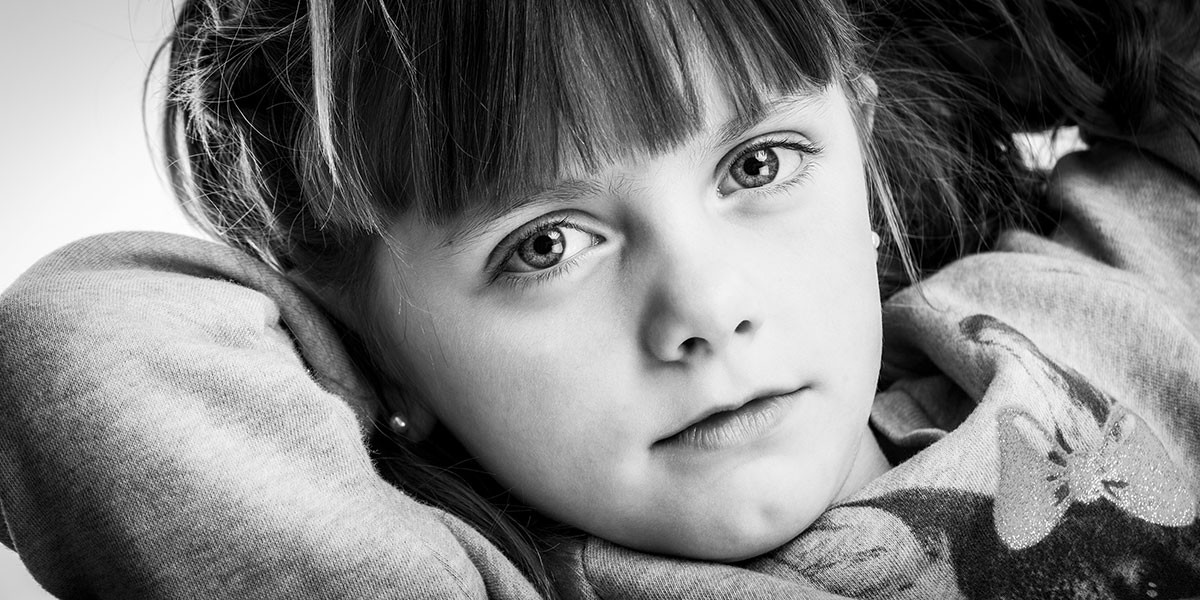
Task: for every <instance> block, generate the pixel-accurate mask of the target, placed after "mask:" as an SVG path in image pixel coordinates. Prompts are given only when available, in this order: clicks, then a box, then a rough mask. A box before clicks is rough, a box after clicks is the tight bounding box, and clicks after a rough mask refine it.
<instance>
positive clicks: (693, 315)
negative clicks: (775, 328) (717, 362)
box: [642, 244, 764, 363]
mask: <svg viewBox="0 0 1200 600" xmlns="http://www.w3.org/2000/svg"><path fill="white" fill-rule="evenodd" d="M728 250H729V249H728V248H725V247H717V246H716V245H713V244H710V245H707V247H706V248H704V249H703V250H699V249H697V250H696V251H692V252H685V251H680V252H673V253H670V254H664V256H663V258H662V259H661V262H660V265H659V268H658V270H657V271H656V273H655V277H654V278H653V281H652V283H651V284H650V292H649V294H648V301H647V303H646V310H645V312H644V315H643V324H642V336H643V342H644V346H645V348H646V351H647V352H648V354H649V355H650V356H652V357H653V358H655V359H656V360H658V361H661V362H664V363H688V362H693V361H696V360H700V359H701V358H703V357H707V356H711V355H713V354H716V353H719V352H725V351H727V350H728V348H729V347H730V346H731V345H732V344H734V343H735V341H737V340H739V339H741V340H747V341H748V340H749V339H751V338H752V337H753V336H754V334H755V333H756V332H757V331H758V330H759V329H761V328H762V326H763V322H764V318H763V315H762V312H761V310H760V302H759V298H760V296H759V292H760V290H758V289H756V288H755V286H753V285H751V281H750V278H749V277H748V276H747V268H746V267H747V266H746V265H739V264H737V262H738V261H737V260H736V257H734V256H732V255H731V253H729V252H728Z"/></svg>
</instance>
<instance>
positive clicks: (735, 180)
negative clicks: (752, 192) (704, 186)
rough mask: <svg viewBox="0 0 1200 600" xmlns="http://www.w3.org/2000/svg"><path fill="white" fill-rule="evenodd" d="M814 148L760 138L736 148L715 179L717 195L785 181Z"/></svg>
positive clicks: (785, 141)
mask: <svg viewBox="0 0 1200 600" xmlns="http://www.w3.org/2000/svg"><path fill="white" fill-rule="evenodd" d="M817 152H818V149H817V148H815V147H813V146H811V145H809V144H807V143H804V142H801V141H799V140H792V139H774V138H768V139H761V140H756V141H753V142H751V143H750V144H748V145H747V146H745V147H743V148H741V149H738V150H736V151H735V152H734V153H733V159H732V160H730V161H728V163H726V166H725V168H724V172H723V173H722V174H721V178H720V180H719V181H718V183H717V190H718V191H719V192H720V193H721V195H723V196H725V195H729V194H732V193H734V192H737V191H738V190H743V189H754V188H761V187H766V186H769V185H771V184H774V183H777V182H782V181H788V180H790V179H792V178H793V177H794V176H795V175H796V174H797V173H799V172H800V171H801V170H802V169H803V168H804V166H805V165H806V164H807V163H808V161H809V158H810V156H811V155H813V154H816V153H817Z"/></svg>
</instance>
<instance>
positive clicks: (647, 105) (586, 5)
mask: <svg viewBox="0 0 1200 600" xmlns="http://www.w3.org/2000/svg"><path fill="white" fill-rule="evenodd" d="M420 8H422V9H425V10H417V7H415V6H408V7H407V10H406V11H403V12H401V11H398V10H397V9H391V10H384V8H383V7H382V6H381V8H380V10H381V11H384V12H383V14H382V15H376V17H381V18H377V19H375V20H374V22H375V23H378V24H379V25H376V29H377V30H376V32H375V37H376V40H374V41H375V42H382V43H381V44H370V43H368V44H360V45H359V47H360V48H364V49H367V48H371V47H372V46H374V47H375V48H383V50H382V51H381V53H380V54H379V55H377V56H375V57H368V58H366V59H364V60H362V61H360V62H358V64H357V65H355V67H356V68H353V69H351V72H352V76H351V77H352V80H351V82H350V83H351V85H350V86H349V87H350V88H351V90H354V91H356V92H357V94H356V93H354V92H352V93H351V98H349V99H347V102H346V103H347V105H349V106H350V107H353V106H354V104H355V103H354V102H353V101H352V100H353V97H354V96H356V95H357V97H359V98H363V99H364V103H365V102H366V100H365V99H368V98H373V99H376V100H375V101H373V102H372V104H373V106H364V107H363V108H364V110H363V111H362V112H361V113H360V114H359V116H360V117H361V118H360V119H353V120H352V121H351V123H352V127H354V125H355V124H354V121H358V127H355V129H358V132H357V135H354V136H351V137H352V138H357V139H358V141H359V142H366V144H365V145H363V144H360V147H364V146H365V148H366V152H369V153H370V154H367V155H365V156H361V157H360V158H364V159H366V160H365V162H366V163H369V164H370V165H371V166H370V167H368V168H367V169H364V170H366V171H374V173H373V176H371V177H369V179H371V180H373V183H375V184H377V185H375V186H369V187H376V190H374V193H379V194H383V196H382V197H384V198H388V199H389V203H390V204H391V206H390V207H389V208H390V209H391V210H390V211H388V212H392V213H393V214H395V213H400V212H404V211H409V210H416V211H417V212H418V213H419V214H420V215H421V216H422V217H423V218H425V219H427V220H429V221H432V222H435V223H445V222H447V221H449V220H452V219H456V218H461V217H464V216H466V217H473V218H487V217H488V216H492V215H495V214H498V213H501V212H503V211H505V210H507V209H509V208H511V206H512V205H513V204H515V203H516V202H518V201H519V200H520V199H521V197H522V196H523V195H524V194H526V193H528V191H529V190H532V189H534V188H536V187H540V186H543V185H546V184H548V183H550V182H551V181H553V180H555V179H556V178H558V177H559V176H560V175H561V173H562V171H563V169H564V168H566V167H582V168H583V169H585V170H587V171H591V170H593V169H596V168H598V167H600V166H603V165H605V164H608V163H610V162H612V161H614V160H616V159H619V158H622V157H627V156H630V155H632V154H637V153H643V152H646V153H656V152H659V151H663V150H666V149H669V148H671V147H673V146H675V145H677V144H679V143H680V142H682V141H684V140H685V139H687V138H688V137H690V136H691V135H693V134H694V133H696V132H697V130H698V129H699V128H700V127H701V126H702V125H703V118H704V109H705V103H706V98H705V96H706V95H711V94H713V93H719V94H723V96H724V98H725V99H726V100H727V101H728V102H729V105H730V106H731V107H732V109H733V110H734V111H735V112H736V113H737V116H739V117H747V116H749V117H753V116H757V114H758V113H760V112H761V111H762V109H763V106H764V105H765V103H766V101H767V100H769V98H770V97H772V96H774V95H778V94H781V93H787V92H793V91H799V90H801V89H805V88H809V87H814V86H824V85H826V84H828V83H830V82H831V81H833V80H834V79H835V78H836V77H838V76H840V75H842V74H844V72H845V71H846V69H847V68H849V66H850V64H851V57H852V55H853V41H852V40H853V36H852V33H851V31H852V29H851V27H850V26H849V24H848V22H847V21H846V18H845V15H844V8H843V7H842V6H841V5H840V3H839V2H837V0H828V1H805V2H797V1H795V0H790V1H785V0H775V1H773V0H757V1H740V0H739V1H733V2H728V3H722V2H712V1H711V0H672V1H669V2H661V3H660V2H632V1H631V2H611V1H608V0H569V1H554V0H542V1H536V0H534V1H520V0H509V1H497V0H491V1H488V2H476V1H448V2H432V3H428V4H423V5H421V7H420ZM360 23H361V21H360ZM357 33H358V34H359V35H360V36H361V35H362V34H363V33H364V32H363V31H361V30H360V31H359V32H357ZM355 37H359V36H355ZM365 37H372V36H371V35H370V34H367V35H366V36H365ZM364 51H365V52H369V50H364ZM356 55H357V54H356ZM355 82H357V83H358V84H359V85H355ZM356 88H358V89H357V90H356ZM362 166H367V165H365V164H364V165H362Z"/></svg>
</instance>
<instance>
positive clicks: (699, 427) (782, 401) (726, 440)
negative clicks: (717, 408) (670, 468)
mask: <svg viewBox="0 0 1200 600" xmlns="http://www.w3.org/2000/svg"><path fill="white" fill-rule="evenodd" d="M802 391H804V388H801V389H799V390H796V391H794V392H791V393H788V394H784V395H782V396H771V397H769V398H759V399H757V400H752V401H750V402H747V403H746V404H743V405H742V406H741V407H740V408H738V409H736V410H731V411H726V412H721V413H717V414H715V415H712V416H710V417H708V418H707V419H704V420H703V421H700V422H699V423H696V424H695V425H692V426H691V427H688V428H687V429H684V430H683V431H681V432H679V433H677V434H675V435H673V436H671V437H669V438H666V439H663V440H659V441H658V442H656V443H655V445H656V446H664V447H671V446H675V447H687V448H694V449H697V450H723V449H726V448H734V447H737V446H741V445H743V444H748V443H750V442H752V441H754V440H757V439H760V438H762V437H763V436H765V435H767V434H768V433H770V432H771V431H772V430H774V429H775V427H776V425H778V424H779V422H780V421H782V420H783V417H784V415H785V414H787V409H788V408H789V406H790V405H791V402H792V400H794V399H795V398H796V396H799V395H800V392H802Z"/></svg>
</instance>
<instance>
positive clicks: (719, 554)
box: [632, 501, 822, 562]
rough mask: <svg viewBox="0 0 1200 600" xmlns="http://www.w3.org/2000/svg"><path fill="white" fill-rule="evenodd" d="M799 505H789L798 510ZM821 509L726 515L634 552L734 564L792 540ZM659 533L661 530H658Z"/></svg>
mask: <svg viewBox="0 0 1200 600" xmlns="http://www.w3.org/2000/svg"><path fill="white" fill-rule="evenodd" d="M800 504H802V502H800V501H797V502H796V503H795V505H793V506H791V507H790V508H792V509H793V510H796V509H801V506H799V505H800ZM821 512H822V511H821V510H796V512H792V513H791V514H788V515H777V516H774V517H769V518H764V516H763V515H762V514H755V515H749V516H747V515H730V516H728V517H727V518H725V519H720V520H718V521H715V522H712V523H711V524H710V525H708V526H707V527H701V528H699V529H696V528H694V527H688V530H687V531H686V532H685V531H676V532H675V534H674V535H671V534H670V533H666V534H664V535H659V536H655V537H652V538H651V539H650V540H647V541H649V542H650V544H649V545H646V546H643V547H638V545H636V544H634V545H632V546H633V547H634V548H636V549H640V550H646V551H650V552H657V553H662V554H671V555H674V556H680V557H684V558H691V559H696V560H708V561H717V562H737V561H741V560H745V559H748V558H754V557H756V556H760V555H762V554H765V553H767V552H770V551H771V550H774V549H775V548H778V547H780V546H782V545H784V544H786V543H788V542H790V541H792V539H794V538H795V537H796V536H798V535H800V534H801V533H803V532H804V530H806V529H808V527H809V526H810V525H812V523H813V521H815V520H816V519H817V517H819V516H820V515H821ZM660 532H661V530H660Z"/></svg>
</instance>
